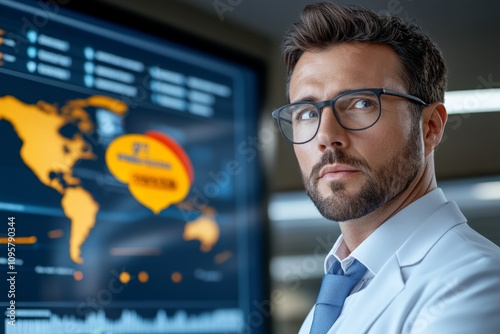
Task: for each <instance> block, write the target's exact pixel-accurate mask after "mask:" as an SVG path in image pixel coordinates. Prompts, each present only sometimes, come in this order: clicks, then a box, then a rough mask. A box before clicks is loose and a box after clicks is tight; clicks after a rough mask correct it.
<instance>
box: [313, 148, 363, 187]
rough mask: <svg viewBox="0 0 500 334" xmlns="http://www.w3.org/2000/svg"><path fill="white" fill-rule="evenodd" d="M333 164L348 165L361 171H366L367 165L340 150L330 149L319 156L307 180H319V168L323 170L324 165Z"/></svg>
mask: <svg viewBox="0 0 500 334" xmlns="http://www.w3.org/2000/svg"><path fill="white" fill-rule="evenodd" d="M334 163H339V164H343V165H349V166H352V167H356V168H359V169H361V170H365V169H368V165H367V164H366V163H365V162H364V161H363V160H360V159H358V158H355V157H353V156H351V155H348V154H347V153H345V152H344V151H342V150H339V149H331V150H327V151H326V152H325V153H324V154H323V155H322V156H321V159H320V161H319V162H318V163H317V164H315V165H314V166H313V168H312V170H311V173H310V175H309V179H310V180H317V179H318V178H319V172H320V171H321V168H323V167H324V166H326V165H331V164H334Z"/></svg>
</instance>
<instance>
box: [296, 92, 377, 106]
mask: <svg viewBox="0 0 500 334" xmlns="http://www.w3.org/2000/svg"><path fill="white" fill-rule="evenodd" d="M361 89H364V88H361ZM367 89H368V88H367ZM354 90H358V89H343V90H340V91H337V92H335V94H330V95H328V96H330V97H329V98H327V99H326V100H332V99H334V98H336V97H337V96H339V95H341V94H344V93H349V92H352V91H354ZM320 101H325V100H323V99H319V98H317V97H316V96H314V95H306V96H304V97H300V98H299V99H296V100H294V101H293V102H292V101H290V103H295V102H320Z"/></svg>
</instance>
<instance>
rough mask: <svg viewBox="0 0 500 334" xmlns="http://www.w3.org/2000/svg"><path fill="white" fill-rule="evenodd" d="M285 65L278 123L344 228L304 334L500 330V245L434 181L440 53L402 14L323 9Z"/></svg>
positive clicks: (311, 186)
mask: <svg viewBox="0 0 500 334" xmlns="http://www.w3.org/2000/svg"><path fill="white" fill-rule="evenodd" d="M283 59H284V62H285V65H286V67H287V70H288V81H287V94H288V96H289V99H290V104H289V105H286V106H284V107H282V108H279V109H277V110H275V111H274V112H273V117H274V118H276V119H277V121H278V124H279V127H280V130H281V132H282V134H283V135H284V137H285V138H286V139H287V140H288V141H290V142H292V143H293V144H294V150H295V154H296V156H297V160H298V162H299V165H300V169H301V171H302V174H303V179H304V185H305V189H306V191H307V193H308V195H309V196H310V198H311V199H312V200H313V202H314V203H315V205H316V207H317V208H318V210H319V211H320V212H321V214H322V215H323V216H325V217H326V218H328V219H331V220H335V221H339V224H340V228H341V231H342V235H341V236H340V237H339V239H338V240H337V242H336V243H335V245H334V246H333V248H332V250H331V251H330V253H329V254H328V256H327V258H326V259H325V272H326V273H327V274H326V275H325V278H324V279H323V283H322V286H321V290H320V293H319V296H318V301H317V304H316V305H315V307H313V309H312V310H311V312H310V313H309V315H308V316H307V318H306V319H305V321H304V323H303V325H302V328H301V329H300V333H301V334H302V333H315V334H316V333H327V332H328V333H348V334H351V333H380V334H390V333H394V334H396V333H398V334H399V333H408V334H409V333H411V334H415V333H427V334H431V333H432V334H447V333H449V334H457V333H468V334H469V333H485V334H493V333H500V249H499V248H498V247H497V246H496V245H494V244H493V243H491V242H490V241H488V240H487V239H486V238H484V237H482V236H481V235H479V234H478V233H476V232H475V231H473V230H472V229H471V228H470V227H469V226H468V225H467V222H466V219H465V217H464V216H463V215H462V214H461V212H460V211H459V209H458V207H457V206H456V204H455V203H454V202H448V201H447V200H446V198H445V196H444V195H443V192H442V191H441V189H439V188H438V187H437V184H436V178H435V172H434V158H433V154H434V150H435V148H436V147H437V145H438V144H439V142H440V140H441V138H442V135H443V130H444V126H445V123H446V120H447V113H446V109H445V107H444V105H443V102H444V91H445V87H446V69H445V64H444V61H443V57H442V55H441V53H440V51H439V50H438V48H437V47H436V45H435V44H434V43H433V42H432V41H431V40H430V39H429V38H428V37H427V36H425V35H424V34H423V33H422V32H421V30H420V29H419V28H418V27H417V26H415V25H413V24H410V23H405V22H403V21H402V20H401V19H398V18H394V17H383V16H378V15H376V14H375V13H373V12H371V11H368V10H365V9H363V8H361V7H354V6H350V7H345V6H340V5H335V4H331V3H325V2H320V3H316V4H314V5H310V6H307V7H306V8H305V10H304V12H303V14H302V17H301V19H300V21H299V22H297V23H295V24H294V25H293V26H292V28H291V29H290V30H289V31H288V33H287V34H286V37H285V39H284V43H283ZM353 268H354V269H353ZM351 269H352V270H351ZM339 276H340V277H343V278H341V279H340V283H338V281H336V280H337V279H338V277H339ZM343 287H346V289H343ZM341 290H345V291H344V292H343V293H344V295H348V296H347V297H345V296H340V297H339V296H338V294H339V293H340V291H341ZM330 295H336V296H334V297H330ZM331 298H337V300H333V301H331ZM344 299H345V300H344ZM339 300H340V301H339ZM339 313H340V315H339ZM337 316H338V318H337Z"/></svg>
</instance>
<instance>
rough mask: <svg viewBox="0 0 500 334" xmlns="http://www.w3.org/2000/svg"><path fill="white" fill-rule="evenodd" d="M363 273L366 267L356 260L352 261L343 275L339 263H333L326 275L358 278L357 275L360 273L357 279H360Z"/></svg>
mask: <svg viewBox="0 0 500 334" xmlns="http://www.w3.org/2000/svg"><path fill="white" fill-rule="evenodd" d="M365 272H366V267H365V266H364V265H363V264H362V263H361V262H359V261H358V260H357V259H354V260H353V261H352V263H351V265H350V266H349V268H347V271H346V272H345V273H344V270H343V269H342V266H341V264H340V262H339V261H335V262H334V263H333V264H332V266H331V267H330V269H329V270H328V274H333V275H344V276H358V274H359V273H362V274H361V276H360V277H359V278H361V277H362V276H363V275H364V273H365Z"/></svg>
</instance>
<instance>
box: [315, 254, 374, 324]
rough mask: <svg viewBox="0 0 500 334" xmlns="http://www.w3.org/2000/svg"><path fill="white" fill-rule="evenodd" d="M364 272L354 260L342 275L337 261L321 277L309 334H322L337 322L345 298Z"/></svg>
mask: <svg viewBox="0 0 500 334" xmlns="http://www.w3.org/2000/svg"><path fill="white" fill-rule="evenodd" d="M365 272H366V267H365V266H364V265H363V264H362V263H361V262H359V261H358V260H356V259H355V260H354V261H353V263H352V264H351V265H350V266H349V268H348V269H347V271H346V273H345V274H344V272H343V270H342V267H341V265H340V262H339V261H335V263H334V264H333V265H332V266H331V268H330V270H328V273H327V274H326V275H325V276H324V277H323V282H322V283H321V288H320V290H319V294H318V299H317V300H316V309H315V311H314V317H313V323H312V327H311V334H324V333H326V332H328V330H329V328H330V327H331V326H332V325H333V323H334V322H335V320H337V318H338V316H339V315H340V311H341V310H342V306H343V305H344V301H345V299H346V297H347V296H348V295H349V293H350V292H351V290H352V288H353V287H354V286H355V285H356V283H358V282H359V280H360V279H361V277H363V275H364V274H365Z"/></svg>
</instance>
